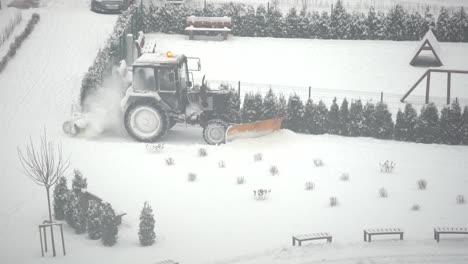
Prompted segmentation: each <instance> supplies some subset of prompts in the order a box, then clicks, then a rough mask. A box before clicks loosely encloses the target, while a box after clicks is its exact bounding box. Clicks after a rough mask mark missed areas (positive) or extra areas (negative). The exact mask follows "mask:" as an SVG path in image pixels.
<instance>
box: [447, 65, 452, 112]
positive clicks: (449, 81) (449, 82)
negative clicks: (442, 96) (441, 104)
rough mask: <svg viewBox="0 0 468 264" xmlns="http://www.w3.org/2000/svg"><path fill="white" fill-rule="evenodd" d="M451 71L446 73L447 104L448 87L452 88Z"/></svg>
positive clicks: (448, 98) (448, 102)
mask: <svg viewBox="0 0 468 264" xmlns="http://www.w3.org/2000/svg"><path fill="white" fill-rule="evenodd" d="M451 86H452V73H451V72H448V73H447V104H450V89H451V88H452V87H451Z"/></svg>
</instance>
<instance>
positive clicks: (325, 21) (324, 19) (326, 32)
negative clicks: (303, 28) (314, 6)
mask: <svg viewBox="0 0 468 264" xmlns="http://www.w3.org/2000/svg"><path fill="white" fill-rule="evenodd" d="M317 33H318V38H320V39H330V16H329V15H328V13H327V12H325V11H324V12H322V15H321V16H320V20H319V23H318V32H317Z"/></svg>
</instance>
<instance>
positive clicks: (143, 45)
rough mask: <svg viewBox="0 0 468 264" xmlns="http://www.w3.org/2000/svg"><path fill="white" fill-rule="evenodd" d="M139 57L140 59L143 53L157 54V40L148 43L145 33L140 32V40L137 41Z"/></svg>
mask: <svg viewBox="0 0 468 264" xmlns="http://www.w3.org/2000/svg"><path fill="white" fill-rule="evenodd" d="M135 47H136V50H137V56H138V57H140V56H141V55H142V54H143V53H155V52H156V40H150V41H147V40H146V37H145V33H143V31H140V32H138V38H137V39H136V40H135Z"/></svg>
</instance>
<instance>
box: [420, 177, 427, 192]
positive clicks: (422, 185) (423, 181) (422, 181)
mask: <svg viewBox="0 0 468 264" xmlns="http://www.w3.org/2000/svg"><path fill="white" fill-rule="evenodd" d="M426 187H427V182H426V180H424V179H421V180H419V181H418V188H419V190H425V189H426Z"/></svg>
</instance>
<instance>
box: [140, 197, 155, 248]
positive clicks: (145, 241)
mask: <svg viewBox="0 0 468 264" xmlns="http://www.w3.org/2000/svg"><path fill="white" fill-rule="evenodd" d="M154 224H155V220H154V215H153V209H152V208H151V206H150V205H149V204H148V203H147V202H145V204H144V205H143V209H142V210H141V214H140V229H139V230H138V237H139V238H140V244H141V245H142V246H150V245H152V244H153V243H154V239H155V238H156V234H155V233H154Z"/></svg>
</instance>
